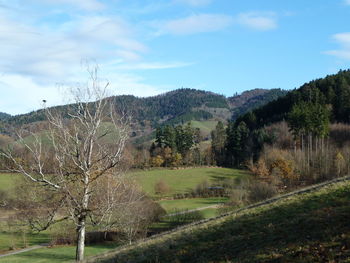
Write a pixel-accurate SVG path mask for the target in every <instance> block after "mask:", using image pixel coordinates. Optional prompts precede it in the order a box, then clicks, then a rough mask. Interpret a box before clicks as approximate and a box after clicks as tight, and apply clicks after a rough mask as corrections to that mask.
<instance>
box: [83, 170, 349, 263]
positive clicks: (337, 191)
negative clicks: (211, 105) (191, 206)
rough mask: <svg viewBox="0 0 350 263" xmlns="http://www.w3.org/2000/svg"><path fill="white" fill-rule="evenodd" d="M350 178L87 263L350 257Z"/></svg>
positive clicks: (343, 259)
mask: <svg viewBox="0 0 350 263" xmlns="http://www.w3.org/2000/svg"><path fill="white" fill-rule="evenodd" d="M348 180H349V177H348V178H347V179H345V180H343V182H334V183H331V184H325V185H320V186H317V187H312V188H308V189H305V190H302V191H299V192H297V193H295V194H292V195H286V196H282V197H280V198H276V199H274V200H273V201H268V202H263V203H261V205H253V206H252V207H251V208H250V209H249V208H248V209H242V210H241V211H240V212H239V211H238V212H237V213H232V214H229V215H227V216H224V217H222V218H218V219H215V220H209V221H208V222H206V223H202V224H199V225H198V226H196V225H194V226H192V227H187V228H183V229H180V230H178V231H175V232H171V233H169V234H166V235H163V236H159V237H156V238H153V239H152V238H151V239H149V240H146V241H143V242H142V241H141V242H139V243H138V244H136V245H131V246H126V247H124V248H121V249H119V250H117V251H115V252H113V253H107V254H105V255H102V256H99V257H95V258H91V259H90V260H88V261H87V262H104V263H109V262H242V263H243V262H349V261H348V260H349V258H350V225H349V220H350V183H349V181H348Z"/></svg>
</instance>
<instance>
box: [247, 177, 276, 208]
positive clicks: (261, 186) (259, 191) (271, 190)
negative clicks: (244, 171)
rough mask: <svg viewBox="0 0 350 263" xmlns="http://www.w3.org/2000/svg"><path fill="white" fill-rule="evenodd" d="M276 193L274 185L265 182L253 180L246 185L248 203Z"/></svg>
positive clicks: (267, 197)
mask: <svg viewBox="0 0 350 263" xmlns="http://www.w3.org/2000/svg"><path fill="white" fill-rule="evenodd" d="M276 194H277V189H276V187H275V186H273V185H270V184H267V183H265V182H258V181H254V182H252V183H251V184H250V185H249V187H248V201H249V203H256V202H259V201H263V200H266V199H269V198H271V197H273V196H274V195H276Z"/></svg>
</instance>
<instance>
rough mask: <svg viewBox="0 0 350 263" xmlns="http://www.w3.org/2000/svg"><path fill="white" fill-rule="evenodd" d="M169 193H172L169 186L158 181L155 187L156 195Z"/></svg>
mask: <svg viewBox="0 0 350 263" xmlns="http://www.w3.org/2000/svg"><path fill="white" fill-rule="evenodd" d="M169 191H170V187H169V185H168V184H167V183H166V182H164V181H163V180H160V181H158V182H157V183H156V184H155V186H154V192H155V193H156V194H160V195H164V194H167V193H169Z"/></svg>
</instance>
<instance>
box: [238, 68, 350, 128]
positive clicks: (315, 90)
mask: <svg viewBox="0 0 350 263" xmlns="http://www.w3.org/2000/svg"><path fill="white" fill-rule="evenodd" d="M302 101H303V102H310V103H317V104H320V105H324V106H326V107H328V108H329V109H331V122H343V123H350V70H341V71H339V72H338V73H337V74H334V75H329V76H326V77H325V78H321V79H316V80H313V81H310V82H308V83H305V84H304V85H302V86H301V87H300V88H298V89H295V90H293V91H291V92H289V93H288V94H287V95H286V96H283V97H279V98H277V99H276V100H274V101H271V102H269V103H267V104H265V105H264V106H262V107H260V108H257V109H255V110H254V111H253V115H251V114H245V115H241V116H240V117H239V118H238V119H237V121H236V122H237V123H239V122H241V121H244V122H245V123H246V124H247V125H248V126H249V128H251V129H254V128H259V127H263V126H265V125H268V124H271V123H275V122H279V121H282V120H284V119H286V118H287V115H288V113H289V112H290V111H291V109H292V107H293V105H295V104H298V103H300V102H302ZM252 116H254V122H252Z"/></svg>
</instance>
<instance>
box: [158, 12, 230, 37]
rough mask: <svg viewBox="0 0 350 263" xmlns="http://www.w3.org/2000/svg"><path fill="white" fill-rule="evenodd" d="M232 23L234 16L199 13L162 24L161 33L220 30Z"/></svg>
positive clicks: (178, 33) (185, 33) (184, 33)
mask: <svg viewBox="0 0 350 263" xmlns="http://www.w3.org/2000/svg"><path fill="white" fill-rule="evenodd" d="M231 24H232V17H231V16H228V15H222V14H199V15H192V16H188V17H185V18H180V19H175V20H170V21H168V22H166V23H165V24H164V23H162V25H160V32H159V34H166V33H170V34H174V35H190V34H196V33H203V32H215V31H220V30H222V29H224V28H226V27H228V26H230V25H231Z"/></svg>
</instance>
